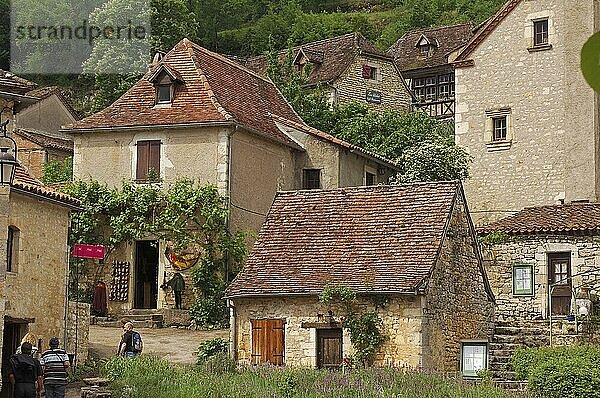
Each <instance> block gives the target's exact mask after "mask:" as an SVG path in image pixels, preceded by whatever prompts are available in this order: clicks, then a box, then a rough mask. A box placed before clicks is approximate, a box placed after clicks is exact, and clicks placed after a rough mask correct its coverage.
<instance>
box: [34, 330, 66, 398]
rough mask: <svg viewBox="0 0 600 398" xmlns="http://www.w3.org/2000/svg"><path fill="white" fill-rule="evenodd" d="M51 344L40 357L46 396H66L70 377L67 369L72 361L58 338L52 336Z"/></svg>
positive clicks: (52, 397)
mask: <svg viewBox="0 0 600 398" xmlns="http://www.w3.org/2000/svg"><path fill="white" fill-rule="evenodd" d="M49 345H50V349H49V350H47V351H44V353H43V354H42V357H41V359H40V364H41V365H42V374H43V377H44V390H45V391H46V398H64V397H65V390H66V386H67V377H68V374H67V369H68V368H69V367H70V366H71V363H70V362H69V356H68V355H67V353H66V351H65V350H62V349H60V348H58V346H59V345H60V341H59V340H58V338H56V337H52V338H51V339H50V341H49Z"/></svg>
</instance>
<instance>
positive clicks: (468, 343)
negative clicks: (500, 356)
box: [460, 340, 489, 378]
mask: <svg viewBox="0 0 600 398" xmlns="http://www.w3.org/2000/svg"><path fill="white" fill-rule="evenodd" d="M466 347H483V349H484V350H483V355H484V358H483V361H484V364H483V368H482V369H478V370H476V371H474V372H471V371H469V373H467V372H466V370H465V362H466V361H465V359H466V358H465V348H466ZM488 367H489V343H488V342H487V341H486V340H463V341H461V342H460V373H461V374H462V376H463V377H466V378H479V377H478V376H477V372H479V371H480V370H486V369H488Z"/></svg>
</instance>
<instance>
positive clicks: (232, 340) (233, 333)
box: [227, 299, 237, 361]
mask: <svg viewBox="0 0 600 398" xmlns="http://www.w3.org/2000/svg"><path fill="white" fill-rule="evenodd" d="M227 308H228V309H229V357H230V358H231V359H233V360H234V361H237V325H236V318H237V313H236V309H235V304H234V303H233V301H231V300H229V299H228V300H227Z"/></svg>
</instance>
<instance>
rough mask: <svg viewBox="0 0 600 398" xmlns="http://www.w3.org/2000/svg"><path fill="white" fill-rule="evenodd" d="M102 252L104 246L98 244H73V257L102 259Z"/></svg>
mask: <svg viewBox="0 0 600 398" xmlns="http://www.w3.org/2000/svg"><path fill="white" fill-rule="evenodd" d="M104 252H105V250H104V246H100V245H86V244H83V243H76V244H75V245H73V257H77V258H94V259H97V260H103V259H104Z"/></svg>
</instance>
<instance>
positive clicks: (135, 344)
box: [119, 322, 144, 358]
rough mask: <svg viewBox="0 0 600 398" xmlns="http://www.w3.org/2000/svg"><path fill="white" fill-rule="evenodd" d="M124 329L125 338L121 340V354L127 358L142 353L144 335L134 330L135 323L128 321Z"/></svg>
mask: <svg viewBox="0 0 600 398" xmlns="http://www.w3.org/2000/svg"><path fill="white" fill-rule="evenodd" d="M124 329H125V333H123V338H122V340H121V348H120V349H119V355H121V356H124V357H127V358H135V357H137V356H138V355H140V354H141V352H142V350H143V349H144V343H143V342H142V336H141V335H140V334H139V333H138V332H136V331H135V330H133V323H131V322H127V323H126V324H125V326H124Z"/></svg>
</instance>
